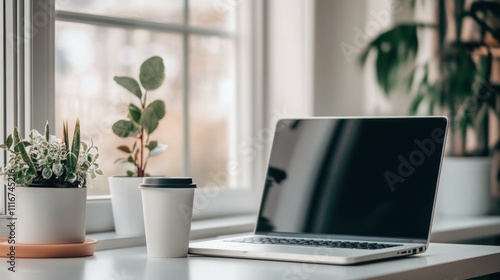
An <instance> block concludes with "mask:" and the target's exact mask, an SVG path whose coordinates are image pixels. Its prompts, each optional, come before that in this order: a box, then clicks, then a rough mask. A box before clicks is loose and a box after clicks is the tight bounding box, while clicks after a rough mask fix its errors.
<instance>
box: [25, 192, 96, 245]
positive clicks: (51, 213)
mask: <svg viewBox="0 0 500 280" xmlns="http://www.w3.org/2000/svg"><path fill="white" fill-rule="evenodd" d="M86 205H87V188H45V187H16V209H15V216H16V217H17V221H16V222H17V224H18V227H17V231H16V235H17V236H16V242H17V243H19V244H61V243H79V242H83V241H85V210H86Z"/></svg>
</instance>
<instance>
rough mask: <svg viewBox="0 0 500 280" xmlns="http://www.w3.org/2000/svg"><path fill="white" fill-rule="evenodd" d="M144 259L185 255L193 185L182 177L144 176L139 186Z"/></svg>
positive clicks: (181, 256)
mask: <svg viewBox="0 0 500 280" xmlns="http://www.w3.org/2000/svg"><path fill="white" fill-rule="evenodd" d="M139 188H140V189H141V194H142V204H143V209H144V226H145V231H146V246H147V251H148V256H149V257H152V258H183V257H186V256H187V252H188V247H189V234H190V232H191V217H192V214H193V199H194V190H195V189H196V185H195V184H193V182H192V179H191V178H186V177H146V178H144V180H143V182H142V184H140V185H139Z"/></svg>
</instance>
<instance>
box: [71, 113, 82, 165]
mask: <svg viewBox="0 0 500 280" xmlns="http://www.w3.org/2000/svg"><path fill="white" fill-rule="evenodd" d="M80 142H81V141H80V120H78V119H77V120H76V124H75V131H74V133H73V143H72V145H71V153H72V154H73V155H74V156H75V157H76V161H75V165H74V166H73V169H71V171H72V172H75V171H76V164H77V163H78V159H79V158H80Z"/></svg>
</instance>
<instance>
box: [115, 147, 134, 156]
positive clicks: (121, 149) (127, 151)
mask: <svg viewBox="0 0 500 280" xmlns="http://www.w3.org/2000/svg"><path fill="white" fill-rule="evenodd" d="M117 149H118V150H120V151H122V152H125V153H127V154H130V153H131V152H132V151H131V150H130V148H129V147H128V146H126V145H121V146H118V147H117Z"/></svg>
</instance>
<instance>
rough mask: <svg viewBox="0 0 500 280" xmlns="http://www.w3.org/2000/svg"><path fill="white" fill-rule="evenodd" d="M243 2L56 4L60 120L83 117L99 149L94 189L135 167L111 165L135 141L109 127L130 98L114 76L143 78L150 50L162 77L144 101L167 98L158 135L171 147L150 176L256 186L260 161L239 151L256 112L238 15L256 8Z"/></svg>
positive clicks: (103, 189) (72, 0)
mask: <svg viewBox="0 0 500 280" xmlns="http://www.w3.org/2000/svg"><path fill="white" fill-rule="evenodd" d="M243 2H247V1H241V2H236V0H186V1H183V0H176V1H173V0H169V1H161V0H148V1H139V0H134V1H126V2H123V1H118V0H114V1H92V0H78V1H76V0H66V1H56V6H55V8H56V13H55V123H56V124H59V123H61V122H62V121H63V120H65V119H68V120H70V123H74V119H76V118H77V117H78V118H80V119H81V124H82V137H83V139H89V138H92V139H93V141H94V143H95V144H96V145H97V146H98V147H99V149H100V154H101V161H100V164H101V168H102V169H103V171H104V173H105V175H106V176H102V178H99V179H97V180H94V181H92V182H91V184H92V188H90V189H89V195H101V194H107V193H108V187H107V185H108V184H107V176H114V175H125V174H126V170H128V169H131V166H128V165H126V164H114V163H113V162H114V160H115V159H117V158H119V157H121V156H122V155H121V154H120V153H121V152H120V151H118V150H117V149H116V147H117V146H118V145H120V144H126V143H127V141H128V142H130V141H129V140H131V139H127V140H124V139H120V138H118V137H117V136H115V135H114V134H113V133H112V131H111V126H112V124H113V123H114V122H115V121H117V120H119V119H121V118H125V117H126V112H127V107H128V103H130V102H131V101H133V99H134V97H133V96H132V95H131V94H129V93H127V92H126V91H125V90H124V89H123V88H121V87H120V86H119V85H117V84H116V83H115V82H114V81H113V76H124V75H126V76H131V77H137V76H138V69H139V67H140V64H141V63H142V62H143V61H144V60H145V59H147V58H149V57H151V56H153V55H159V56H161V57H162V58H163V60H164V63H165V67H166V79H165V82H164V84H163V85H162V86H161V87H160V88H159V89H158V90H156V91H154V92H151V93H149V95H148V98H149V99H151V100H152V99H163V100H164V101H165V103H166V106H167V117H166V118H165V119H163V120H162V121H161V123H160V127H159V129H158V130H156V131H155V133H154V134H153V135H152V137H154V138H155V139H157V140H158V141H159V142H161V143H164V144H167V145H168V146H169V147H168V149H167V151H166V152H165V153H164V154H162V155H160V156H158V157H155V158H153V159H151V162H150V163H149V167H148V172H149V173H150V174H154V175H156V174H157V175H166V176H185V175H187V176H192V177H193V178H194V180H195V181H196V183H197V184H198V185H199V186H201V187H203V186H216V187H245V186H250V185H252V183H254V182H252V181H251V180H250V178H252V176H249V174H250V173H251V172H252V167H254V168H258V167H255V166H256V164H257V161H254V162H251V161H248V160H241V155H240V151H239V150H238V148H239V144H240V143H242V141H244V139H243V137H244V136H245V135H250V133H251V132H250V131H249V130H250V129H251V128H252V127H253V124H252V120H253V118H252V115H251V114H253V113H256V111H255V110H248V109H242V108H241V106H252V99H251V98H252V97H251V96H250V93H251V91H250V90H248V89H244V88H243V87H242V86H241V84H244V83H245V79H248V77H245V76H244V75H242V74H243V73H241V72H243V71H241V69H244V68H245V67H247V68H249V67H251V65H249V64H248V63H247V65H242V64H243V63H245V61H244V60H242V59H240V58H241V56H242V55H245V54H244V52H247V51H248V50H246V49H248V48H249V47H250V46H248V45H247V46H244V45H242V42H244V40H243V38H244V36H248V35H249V34H245V32H246V31H245V26H246V25H248V24H249V23H248V22H246V23H245V22H243V20H241V18H245V19H246V20H248V17H247V16H245V15H244V14H245V13H248V12H249V11H250V10H251V9H250V8H249V7H248V6H250V5H249V4H248V3H243ZM244 72H245V73H250V71H248V70H247V71H244ZM247 84H248V82H247ZM56 128H57V129H56V131H57V133H58V134H60V133H61V131H60V128H59V126H56ZM235 165H237V169H236V168H235V167H234V166H235ZM260 168H262V167H260ZM235 170H236V172H235Z"/></svg>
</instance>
